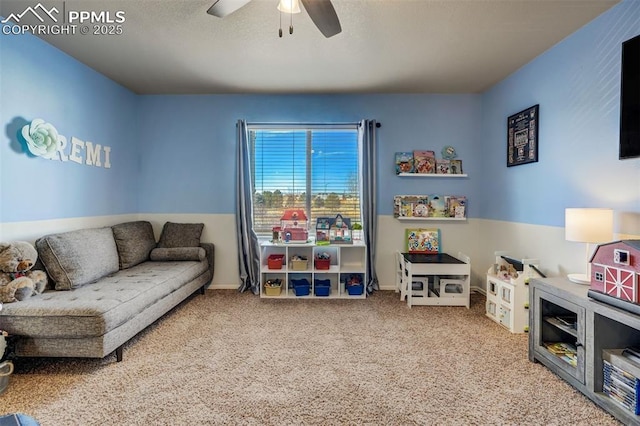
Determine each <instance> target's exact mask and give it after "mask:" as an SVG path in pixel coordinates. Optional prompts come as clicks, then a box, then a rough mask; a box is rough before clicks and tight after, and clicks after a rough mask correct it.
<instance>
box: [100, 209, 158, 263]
mask: <svg viewBox="0 0 640 426" xmlns="http://www.w3.org/2000/svg"><path fill="white" fill-rule="evenodd" d="M111 229H112V230H113V238H114V239H115V240H116V246H117V247H118V257H119V259H120V269H127V268H131V267H132V266H136V265H138V264H140V263H142V262H145V261H147V260H149V253H151V250H153V249H154V248H155V247H156V237H155V236H154V235H153V227H152V226H151V223H150V222H147V221H143V220H140V221H136V222H125V223H120V224H118V225H115V226H112V227H111Z"/></svg>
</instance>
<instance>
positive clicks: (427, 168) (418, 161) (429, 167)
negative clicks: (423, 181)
mask: <svg viewBox="0 0 640 426" xmlns="http://www.w3.org/2000/svg"><path fill="white" fill-rule="evenodd" d="M413 169H414V171H415V173H419V174H433V173H435V172H436V154H435V152H433V151H413Z"/></svg>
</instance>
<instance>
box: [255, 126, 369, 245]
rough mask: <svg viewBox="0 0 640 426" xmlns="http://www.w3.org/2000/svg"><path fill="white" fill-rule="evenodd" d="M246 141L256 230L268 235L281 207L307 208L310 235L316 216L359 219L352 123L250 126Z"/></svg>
mask: <svg viewBox="0 0 640 426" xmlns="http://www.w3.org/2000/svg"><path fill="white" fill-rule="evenodd" d="M249 143H250V149H251V167H252V170H251V172H252V174H251V177H252V181H253V182H252V183H253V188H254V194H253V225H254V230H255V232H256V233H257V234H258V235H271V231H272V228H273V227H274V226H278V225H279V224H280V217H281V216H282V213H283V211H284V209H286V208H301V209H304V210H305V212H307V218H308V219H309V226H310V228H311V229H310V235H312V234H313V230H314V228H315V223H316V219H317V218H318V217H335V215H336V214H338V213H340V214H342V216H343V217H345V218H350V219H351V222H352V224H353V223H354V222H361V216H360V174H361V173H360V158H359V157H360V149H359V144H358V131H357V127H356V125H349V126H321V127H303V126H295V127H294V126H291V127H282V126H280V127H278V128H273V127H264V126H263V127H258V126H249Z"/></svg>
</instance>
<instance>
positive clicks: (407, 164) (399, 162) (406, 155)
mask: <svg viewBox="0 0 640 426" xmlns="http://www.w3.org/2000/svg"><path fill="white" fill-rule="evenodd" d="M395 159H396V174H397V175H399V174H400V173H413V171H414V168H413V152H396V156H395Z"/></svg>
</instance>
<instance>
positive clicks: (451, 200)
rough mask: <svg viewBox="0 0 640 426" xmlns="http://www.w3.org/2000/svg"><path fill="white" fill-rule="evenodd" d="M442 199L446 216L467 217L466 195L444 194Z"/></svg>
mask: <svg viewBox="0 0 640 426" xmlns="http://www.w3.org/2000/svg"><path fill="white" fill-rule="evenodd" d="M444 201H445V207H446V210H447V216H448V217H455V218H465V217H467V197H465V196H461V195H446V196H445V197H444Z"/></svg>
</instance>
